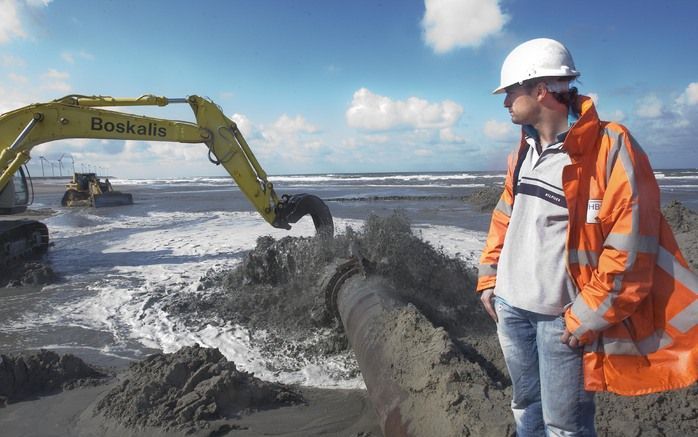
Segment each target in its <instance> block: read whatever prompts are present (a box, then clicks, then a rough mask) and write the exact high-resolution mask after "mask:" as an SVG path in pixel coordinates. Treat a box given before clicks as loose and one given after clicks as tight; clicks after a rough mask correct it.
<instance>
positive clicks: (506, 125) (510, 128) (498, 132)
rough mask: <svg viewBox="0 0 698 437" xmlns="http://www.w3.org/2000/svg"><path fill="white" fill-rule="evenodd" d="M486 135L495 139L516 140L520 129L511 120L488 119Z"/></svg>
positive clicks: (484, 128) (485, 128)
mask: <svg viewBox="0 0 698 437" xmlns="http://www.w3.org/2000/svg"><path fill="white" fill-rule="evenodd" d="M483 132H484V134H485V137H487V138H489V139H491V140H495V141H516V139H517V137H518V130H517V129H515V128H514V125H513V124H512V123H511V122H507V121H496V120H487V121H486V122H485V125H484V127H483Z"/></svg>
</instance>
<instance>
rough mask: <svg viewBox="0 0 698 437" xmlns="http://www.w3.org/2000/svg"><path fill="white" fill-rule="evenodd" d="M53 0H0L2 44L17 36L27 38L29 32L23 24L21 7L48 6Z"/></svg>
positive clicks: (0, 34) (0, 42)
mask: <svg viewBox="0 0 698 437" xmlns="http://www.w3.org/2000/svg"><path fill="white" fill-rule="evenodd" d="M51 1H52V0H24V2H22V1H19V0H0V44H5V43H7V42H9V41H10V40H12V39H15V38H26V37H27V32H26V31H25V30H24V26H23V25H22V19H21V17H20V15H21V9H22V7H23V6H24V4H23V3H26V6H28V7H30V8H34V9H38V8H43V7H46V6H48V4H49V3H51Z"/></svg>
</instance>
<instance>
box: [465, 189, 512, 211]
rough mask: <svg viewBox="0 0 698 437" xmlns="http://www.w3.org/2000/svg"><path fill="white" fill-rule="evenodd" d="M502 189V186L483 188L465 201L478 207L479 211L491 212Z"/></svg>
mask: <svg viewBox="0 0 698 437" xmlns="http://www.w3.org/2000/svg"><path fill="white" fill-rule="evenodd" d="M503 189H504V188H503V187H502V186H489V187H484V188H482V189H480V190H478V191H476V192H474V193H473V194H471V195H470V196H468V197H467V199H466V200H467V201H468V202H470V203H472V204H474V205H476V206H478V207H479V208H480V211H483V212H485V211H492V210H493V209H494V207H495V206H497V203H498V202H499V198H500V197H501V195H502V190H503Z"/></svg>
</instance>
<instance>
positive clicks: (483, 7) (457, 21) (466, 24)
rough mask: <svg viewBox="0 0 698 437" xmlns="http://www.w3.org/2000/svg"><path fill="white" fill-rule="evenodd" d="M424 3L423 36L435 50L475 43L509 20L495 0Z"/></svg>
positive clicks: (449, 0)
mask: <svg viewBox="0 0 698 437" xmlns="http://www.w3.org/2000/svg"><path fill="white" fill-rule="evenodd" d="M424 6H425V8H426V10H425V13H424V18H423V19H422V28H423V30H424V40H425V42H426V43H427V44H428V45H429V46H430V47H432V48H433V49H434V51H435V52H436V53H446V52H448V51H450V50H453V49H455V48H458V47H469V46H472V47H477V46H479V45H480V44H481V43H482V42H483V40H484V39H485V38H487V37H488V36H490V35H493V34H496V33H497V32H499V31H501V30H502V28H503V27H504V25H505V24H506V23H507V21H509V16H507V15H506V14H504V13H503V12H502V10H501V9H500V7H499V0H425V1H424Z"/></svg>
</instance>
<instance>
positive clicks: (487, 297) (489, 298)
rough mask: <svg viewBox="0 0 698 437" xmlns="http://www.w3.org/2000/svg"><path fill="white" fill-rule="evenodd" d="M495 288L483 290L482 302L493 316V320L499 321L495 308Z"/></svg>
mask: <svg viewBox="0 0 698 437" xmlns="http://www.w3.org/2000/svg"><path fill="white" fill-rule="evenodd" d="M493 300H494V288H488V289H486V290H483V291H482V294H480V302H482V306H484V307H485V311H487V314H489V315H490V317H492V320H494V322H495V323H497V322H498V319H497V312H496V311H495V310H494V303H493Z"/></svg>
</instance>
